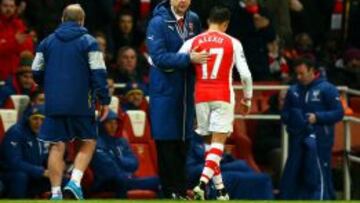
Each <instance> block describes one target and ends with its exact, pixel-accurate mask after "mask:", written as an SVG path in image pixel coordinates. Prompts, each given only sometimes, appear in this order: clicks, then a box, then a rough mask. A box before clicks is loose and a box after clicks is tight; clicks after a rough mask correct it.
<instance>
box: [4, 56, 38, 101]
mask: <svg viewBox="0 0 360 203" xmlns="http://www.w3.org/2000/svg"><path fill="white" fill-rule="evenodd" d="M31 61H32V60H27V59H24V60H22V61H21V62H20V63H21V64H20V67H19V68H18V69H17V71H16V74H15V76H14V77H10V78H9V79H8V80H7V81H6V82H5V86H3V87H2V88H1V90H0V107H4V105H5V104H6V102H7V100H8V99H9V98H10V96H11V95H15V94H24V95H28V96H30V95H31V94H32V93H34V91H35V90H36V84H35V82H34V79H33V74H32V71H31V68H30V66H31Z"/></svg>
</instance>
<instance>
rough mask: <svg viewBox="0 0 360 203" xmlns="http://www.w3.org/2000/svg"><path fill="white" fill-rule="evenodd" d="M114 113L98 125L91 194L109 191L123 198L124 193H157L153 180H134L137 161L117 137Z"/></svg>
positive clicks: (92, 164)
mask: <svg viewBox="0 0 360 203" xmlns="http://www.w3.org/2000/svg"><path fill="white" fill-rule="evenodd" d="M118 122H119V121H118V117H117V115H116V113H115V112H113V111H110V112H109V114H108V116H107V118H106V119H105V120H104V121H103V122H102V123H101V124H100V134H99V135H100V136H99V137H98V140H97V145H96V152H95V154H94V157H93V160H92V162H91V167H92V169H93V171H94V175H95V181H94V185H93V187H92V191H97V192H99V191H109V190H110V191H113V192H116V197H119V198H125V197H126V192H127V190H130V189H146V190H153V191H156V192H158V190H159V180H158V178H157V177H147V178H136V177H134V175H133V174H134V172H135V171H136V170H137V168H138V165H139V163H138V160H137V158H136V156H135V154H134V152H133V151H132V150H131V147H130V145H129V143H128V142H127V140H126V139H125V138H122V137H119V133H118V132H119V131H118V127H119V123H118Z"/></svg>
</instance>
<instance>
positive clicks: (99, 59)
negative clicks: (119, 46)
mask: <svg viewBox="0 0 360 203" xmlns="http://www.w3.org/2000/svg"><path fill="white" fill-rule="evenodd" d="M88 56H89V65H90V69H91V70H99V69H104V70H106V66H105V61H104V57H103V54H102V53H101V52H100V51H91V52H89V55H88Z"/></svg>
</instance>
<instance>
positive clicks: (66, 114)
mask: <svg viewBox="0 0 360 203" xmlns="http://www.w3.org/2000/svg"><path fill="white" fill-rule="evenodd" d="M84 20H85V12H84V10H83V9H82V8H81V7H80V5H78V4H72V5H69V6H67V7H66V8H65V9H64V11H63V16H62V23H61V24H60V25H59V27H58V28H57V29H56V30H55V32H54V33H53V34H50V35H49V36H48V37H47V38H45V39H44V40H43V41H42V42H41V43H40V45H39V46H38V49H37V52H36V56H35V59H34V62H33V65H32V69H33V72H34V77H35V80H36V81H37V82H38V84H39V85H41V86H43V87H44V90H45V98H46V104H45V110H46V119H45V121H44V125H43V127H42V129H41V133H40V136H39V138H40V139H41V140H43V141H45V142H49V143H51V148H50V153H49V160H48V168H49V178H50V182H51V187H52V188H51V191H52V197H51V198H52V199H56V200H59V199H62V198H63V195H62V190H61V183H62V176H63V171H64V161H63V157H64V153H65V143H66V142H69V141H72V140H74V139H78V140H80V141H81V145H80V148H79V152H78V153H77V155H76V157H75V161H74V169H73V171H72V174H71V180H70V181H69V182H68V183H67V185H66V186H65V187H64V192H66V194H69V195H71V196H73V197H75V198H76V199H83V193H82V190H81V185H80V183H81V179H82V176H83V173H84V171H85V169H86V168H87V166H88V164H89V162H90V160H91V158H92V155H93V152H94V149H95V145H96V138H97V132H96V118H95V102H96V100H97V101H98V102H99V104H100V109H99V111H100V120H102V119H103V118H106V116H107V113H108V104H109V103H110V97H109V91H108V88H107V82H106V75H107V73H106V67H105V63H104V60H103V56H102V53H101V51H100V50H99V46H98V44H97V42H96V40H95V38H93V37H92V36H90V35H89V34H88V32H87V30H86V29H85V28H84V27H83V25H84Z"/></svg>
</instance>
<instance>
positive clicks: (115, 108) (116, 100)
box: [109, 96, 120, 112]
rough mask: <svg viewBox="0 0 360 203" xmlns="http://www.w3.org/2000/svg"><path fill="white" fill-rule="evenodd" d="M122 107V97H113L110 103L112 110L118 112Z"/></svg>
mask: <svg viewBox="0 0 360 203" xmlns="http://www.w3.org/2000/svg"><path fill="white" fill-rule="evenodd" d="M119 107H120V99H119V98H118V97H116V96H112V97H111V102H110V105H109V108H110V110H112V111H114V112H118V111H119Z"/></svg>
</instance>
